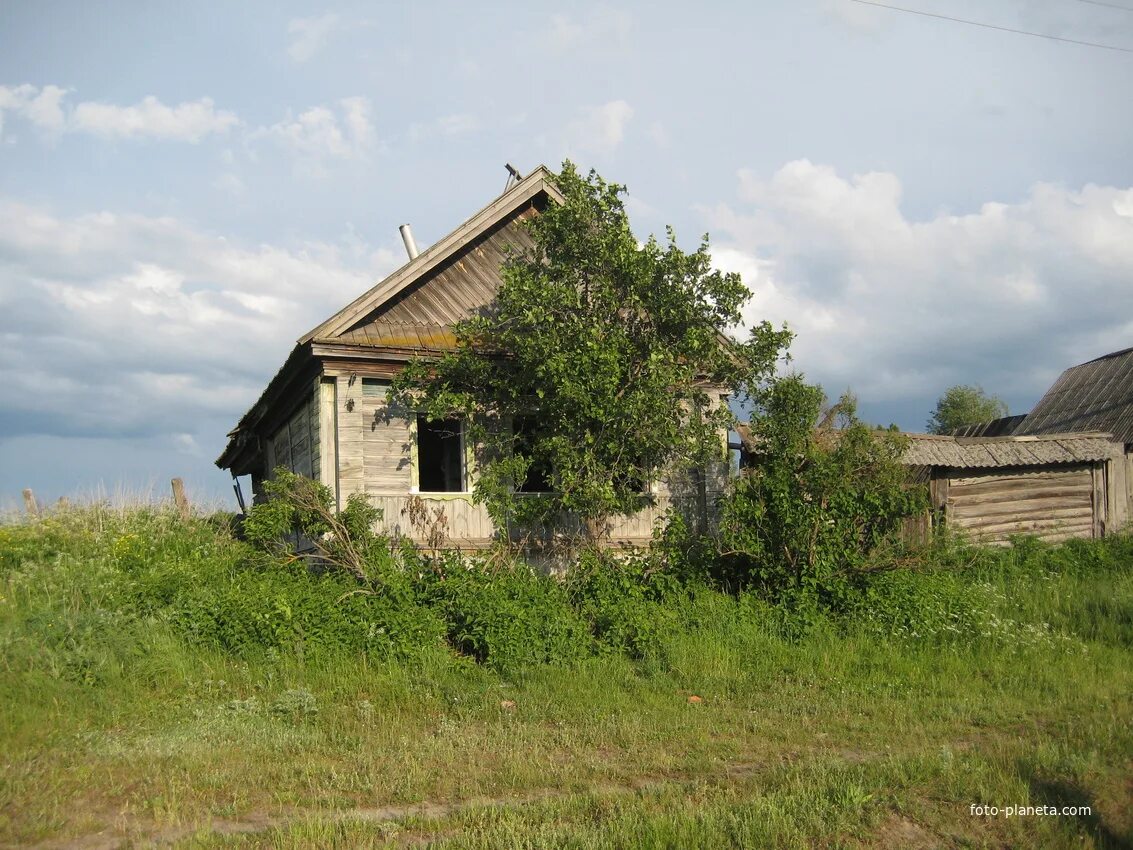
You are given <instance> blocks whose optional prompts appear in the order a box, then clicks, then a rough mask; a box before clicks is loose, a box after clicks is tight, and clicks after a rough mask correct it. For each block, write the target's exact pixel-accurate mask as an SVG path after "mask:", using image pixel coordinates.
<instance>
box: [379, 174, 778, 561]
mask: <svg viewBox="0 0 1133 850" xmlns="http://www.w3.org/2000/svg"><path fill="white" fill-rule="evenodd" d="M555 183H556V186H557V187H558V189H559V191H560V192H561V193H562V196H563V198H564V199H565V200H564V202H563V203H561V204H559V203H551V204H550V205H549V206H548V208H547V209H546V210H545V211H544V212H543V213H542V214H541V215H538V216H536V217H534V218H533V219H532V220H531V222H530V225H529V227H530V233H531V238H532V240H533V247H532V248H531V249H530V250H527V251H522V252H517V253H515V254H513V255H512V256H511V257H509V258H508V260H507V261H506V262H505V263H504V264H503V266H502V268H501V279H502V284H501V286H500V288H499V291H498V293H497V295H496V298H495V301H494V302H493V304H492V309H491V311H489V312H486V313H485V314H483V315H477V316H474V317H472V318H469V319H467V320H465V321H462V322H458V323H457V324H456V325H455V326H454V328H453V331H454V334H455V336H456V339H457V344H458V348H457V350H456V351H455V352H454V353H452V354H449V355H447V356H445V357H443V358H440V359H436V360H421V361H417V362H414V363H411V364H410V365H409V368H407V369H405V370H404V371H403V372H401V373H399V375H398V376H397V377H396V378H395V379H394V382H393V387H392V391H391V394H390V400H391V402H392V403H395V404H400V405H402V406H403V407H406V408H411V409H412V408H416V409H418V410H421V411H424V412H426V413H427V414H428V415H429V416H430V417H431V418H432V419H436V420H444V419H448V418H449V417H453V416H460V417H463V418H464V419H465V421H466V422H467V423H468V426H469V434H470V435H471V437H472V439H473V441H474V444H475V445H477V446H479V447H480V449H481V454H480V457H478V458H477V477H476V483H475V498H476V499H477V501H479V502H482V503H483V504H484V505H485V506H486V507H487V509H488V511H489V512H490V513H491V515H492V518H493V519H494V520H495V522H496V526H497V527H498V528H512V527H514V526H516V525H517V524H518V525H519V526H520V527H529V526H531V525H533V524H538V523H540V522H544V521H548V520H550V519H551V518H555V517H558V516H560V515H562V514H563V513H564V512H569V513H570V514H572V515H573V516H575V517H578V518H580V519H581V520H582V521H583V525H584V528H585V530H586V531H587V533H588V537H589V539H591V540H596V539H598V538H600V537H601V536H602V531H603V529H604V528H605V525H606V523H607V521H608V520H609V518H610V517H612V516H615V515H620V514H632V513H635V512H636V511H638V510H640V509H641V508H642V507H643V506H644V505H645V504H646V503H648V502H649V500H650V499H651V495H650V491H649V489H648V487H646V486H644V485H646V484H648V483H649V482H651V481H654V480H656V479H657V478H658V476H659V475H660V474H662V473H665V472H667V471H669V470H672V469H680V468H682V467H684V466H687V465H691V464H694V463H703V462H704V461H705V460H706V459H710V458H716V459H718V458H719V455H720V452H721V450H722V447H721V446H720V433H721V431H722V429H726V428H727V427H728V426H729V425H730V424H731V422H732V413H731V411H730V410H729V409H728V405H727V403H726V402H725V401H724V400H722V399H721V397H720V390H721V389H723V390H725V391H731V392H740V391H742V390H743V389H744V388H746V387H748V386H755V385H759V384H761V383H762V382H763V381H764V380H765V379H767V378H768V377H769V376H770V375H771V373H772V371H773V368H774V365H775V362H776V360H777V359H778V358H779V356H780V354H781V353H782V351H783V349H784V348H785V346H786V344H787V342H788V340H789V339H790V334H789V333H787V331H786V330H774V329H773V328H771V327H770V325H768V324H767V323H763V324H760V325H757V326H756V327H754V328H752V329H751V331H750V335H749V338H748V339H747V340H743V341H738V342H737V341H731V340H729V339H728V338H727V337H725V336H724V335H723V331H724V330H725V329H726V328H729V327H732V326H735V325H737V324H738V323H739V322H740V320H741V308H742V307H743V305H744V304H745V302H747V300H748V299H749V298H750V297H751V293H750V292H749V291H748V289H747V287H745V286H744V284H743V282H742V281H741V280H740V277H739V275H736V274H724V273H722V272H719V271H717V270H715V269H713V268H712V265H711V258H710V255H709V252H708V241H707V236H706V237H705V238H704V240H703V241H702V243H701V245H700V247H699V248H698V249H697V250H696V251H695V252H693V253H685V252H684V251H682V250H681V249H680V248H679V247H678V246H677V244H676V239H675V236H674V234H673V233H672V232H671V231H670V232H669V233H668V240H667V243H666V244H664V245H662V244H661V243H660V242H658V241H657V240H656V239H654V238H652V237H650V238H649V239H648V240H646V242H645V243H644V244H640V243H639V242H638V241H637V239H636V237H635V236H634V234H633V232H632V231H631V229H630V224H629V220H628V217H627V216H626V211H625V207H624V204H623V201H622V197H621V196H622V194H623V193H624V191H625V187H623V186H619V185H617V184H614V183H607V182H606V181H604V180H603V179H602V178H601V177H599V176H598V175H597V174H596V173H594V172H591V173H590V174H589V175H588V176H586V177H583V176H581V175H580V174H578V172H577V171H576V170H575V168H574V166H573V165H572V164H571V163H570V162H569V161H568V162H566V163H564V164H563V169H562V172H561V173H560V174H559V175H557V176H556V178H555ZM710 390H712V391H714V392H710ZM533 491H534V492H533ZM536 492H537V493H538V495H535V493H536Z"/></svg>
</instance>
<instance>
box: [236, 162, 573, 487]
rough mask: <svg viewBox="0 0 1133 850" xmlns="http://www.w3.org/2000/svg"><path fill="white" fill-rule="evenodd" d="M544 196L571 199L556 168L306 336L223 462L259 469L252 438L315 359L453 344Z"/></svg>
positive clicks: (412, 352) (540, 171) (523, 240)
mask: <svg viewBox="0 0 1133 850" xmlns="http://www.w3.org/2000/svg"><path fill="white" fill-rule="evenodd" d="M543 198H550V199H552V200H554V201H557V202H559V203H562V202H564V201H565V199H564V198H563V196H562V194H561V193H560V192H559V190H558V189H557V188H555V185H554V177H553V175H552V174H551V172H550V171H549V170H548V169H547V168H546V167H545V166H542V165H540V166H539V167H538V168H536V169H535V170H534V171H532V172H531V173H530V174H528V175H527V176H526V177H524V178H523V179H522V180H518V181H517V182H516V183H515V184H514V185H512V186H510V187H508V188H507V189H506V190H505V191H504V192H503V194H501V195H500V196H499V197H498V198H496V199H495V200H494V201H492V202H491V203H489V204H488V205H487V206H485V207H484V208H483V209H481V210H480V211H479V212H477V213H475V214H474V215H473V216H471V217H470V218H469V219H467V220H466V221H464V222H463V223H462V224H461V225H460V226H459V227H457V228H456V229H455V230H453V231H452V232H451V233H449V234H448V235H447V236H445V237H444V238H442V239H441V240H440V241H438V242H436V243H435V244H433V245H431V246H429V247H428V248H427V249H426V250H424V251H422V252H421V253H420V254H418V255H417V256H416V257H414V258H413V259H411V260H409V261H408V262H407V263H405V265H403V266H402V267H401V268H399V269H397V270H396V271H394V272H393V273H392V274H390V275H389V276H388V277H386V278H384V279H383V280H381V281H379V282H378V283H377V284H376V285H375V286H373V287H371V288H370V289H369V290H367V291H366V292H364V293H363V294H362V295H360V296H359V297H358V298H355V299H354V300H353V301H352V302H351V303H350V304H348V305H347V306H346V307H344V308H343V309H342V310H339V311H338V312H337V313H335V314H334V315H333V316H331V317H330V318H329V319H327V320H326V321H325V322H323V323H322V324H320V325H319V326H318V327H316V328H314V329H312V330H311V331H309V332H308V333H306V334H304V335H303V336H301V337H300V338H299V339H298V340H297V341H296V344H295V347H294V348H293V349H292V350H291V353H290V354H289V355H288V357H287V360H286V361H285V362H284V364H283V366H282V367H281V368H280V370H279V371H278V372H277V373H276V374H275V376H274V377H273V378H272V379H271V381H269V382H268V385H267V387H265V388H264V391H263V392H262V393H261V394H260V397H259V399H258V400H257V401H256V403H255V404H253V405H252V406H251V407H250V408H249V409H248V411H247V412H246V413H245V414H244V415H243V416H242V417H241V418H240V422H239V424H238V425H237V426H236V427H235V428H234V429H233V430H232V431H231V432H229V434H228V437H229V440H228V444H227V446H226V447H225V449H224V451H223V452H222V453H221V455H220V457H219V458H217V460H216V465H217V466H219V467H221V468H222V469H228V468H231V469H232V470H233V472H234V473H238V474H243V473H244V472H246V471H248V470H249V469H251V468H252V467H253V466H254V464H255V463H256V456H257V455H258V452H259V448H258V444H257V443H256V441H255V440H253V439H252V437H253V435H254V434H255V433H256V432H257V431H258V429H259V428H261V427H263V423H269V424H270V422H271V421H273V419H272V417H275V416H276V415H277V413H278V412H279V408H280V406H286V404H287V402H288V399H289V398H290V397H291V396H293V395H294V393H292V392H291V390H292V389H293V388H294V387H295V386H297V385H298V384H299V383H301V382H302V381H305V380H307V379H308V378H310V377H312V375H311V374H310V373H311V369H313V368H315V369H317V367H316V366H315V365H314V364H315V357H316V356H328V355H332V356H333V355H337V354H341V353H349V354H352V355H356V354H358V352H359V351H360V350H369V351H370V352H372V353H373V354H375V355H381V354H382V353H383V352H384V354H385V355H388V356H390V357H392V358H393V359H395V360H396V359H408V358H410V357H413V356H416V355H417V354H419V353H421V352H432V351H443V350H445V349H451V348H452V347H453V346H454V344H455V339H454V338H453V335H452V327H451V326H452V324H453V322H455V321H457V320H458V319H461V318H465V317H466V316H467V315H470V314H471V313H472V312H473V311H474V310H476V309H479V308H480V307H483V306H484V305H486V304H488V303H489V302H491V300H492V298H493V297H494V295H495V292H496V288H497V287H498V285H499V267H500V263H501V262H502V261H503V259H504V257H505V256H506V251H507V248H508V246H511V245H514V246H517V247H524V246H526V245H529V244H530V237H529V236H528V234H527V231H526V229H525V228H524V227H522V226H521V222H522V220H523V219H525V218H527V217H528V216H529V215H531V214H532V210H533V209H534V208H535V207H536V205H537V203H539V202H540V201H541V199H543ZM292 400H293V399H292ZM273 411H275V412H273Z"/></svg>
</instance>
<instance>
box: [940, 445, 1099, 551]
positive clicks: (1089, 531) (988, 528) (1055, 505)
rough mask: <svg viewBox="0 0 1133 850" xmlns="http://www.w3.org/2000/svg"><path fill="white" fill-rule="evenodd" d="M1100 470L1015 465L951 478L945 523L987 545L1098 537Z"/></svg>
mask: <svg viewBox="0 0 1133 850" xmlns="http://www.w3.org/2000/svg"><path fill="white" fill-rule="evenodd" d="M1102 469H1103V468H1102V465H1100V464H1075V465H1070V466H1064V467H1047V468H1030V467H1015V468H1008V469H996V470H988V471H987V472H984V473H982V474H980V475H969V476H966V477H959V476H957V477H949V478H948V481H947V487H946V489H945V490H944V492H946V494H947V495H946V498H945V501H944V505H945V521H946V522H947V523H948V524H949V525H951V526H952V527H953V528H959V529H963V530H965V531H967V532H968V533H970V534H971V535H972V537H973V538H976V539H979V540H983V541H987V542H995V541H1003V540H1006V539H1007V538H1008V537H1009V536H1010V535H1012V534H1033V535H1035V536H1037V537H1040V538H1042V539H1044V540H1049V541H1058V540H1065V539H1068V538H1071V537H1095V536H1100V534H1101V527H1102V526H1101V523H1102V522H1104V519H1105V512H1106V499H1105V490H1104V483H1102V482H1099V481H1098V480H1097V479H1098V478H1099V477H1100V476H1101V475H1102ZM961 474H962V473H961ZM937 486H938V487H939V486H940V485H937Z"/></svg>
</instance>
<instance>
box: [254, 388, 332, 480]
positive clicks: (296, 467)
mask: <svg viewBox="0 0 1133 850" xmlns="http://www.w3.org/2000/svg"><path fill="white" fill-rule="evenodd" d="M318 435H319V414H318V405H317V385H316V386H314V387H312V389H311V392H310V393H308V394H307V396H306V397H305V398H304V400H303V402H302V403H301V404H300V405H299V406H298V407H297V408H296V409H295V412H294V413H292V414H291V416H290V417H289V418H288V419H287V420H286V421H285V422H284V423H283V424H282V425H281V426H280V427H279V428H278V429H276V432H275V433H274V434H272V435H271V437H269V438H268V440H267V445H266V454H267V464H266V467H267V472H268V476H269V477H271V475H272V474H273V473H274V470H275V469H276V467H283V468H284V469H288V470H290V471H291V472H294V473H296V474H297V475H305V476H307V477H308V478H315V479H317V478H319V467H320V461H321V452H320V449H319V438H318Z"/></svg>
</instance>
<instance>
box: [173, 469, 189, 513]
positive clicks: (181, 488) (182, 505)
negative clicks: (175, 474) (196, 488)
mask: <svg viewBox="0 0 1133 850" xmlns="http://www.w3.org/2000/svg"><path fill="white" fill-rule="evenodd" d="M172 483H173V504H174V505H176V506H177V513H178V514H179V515H180V516H181V519H182V520H187V519H188V518H189V500H188V498H186V496H185V482H184V481H182V480H181V479H180V478H174V479H173V482H172Z"/></svg>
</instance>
